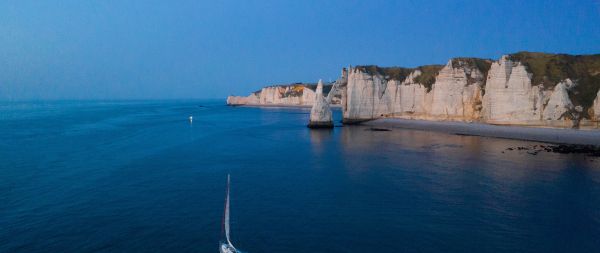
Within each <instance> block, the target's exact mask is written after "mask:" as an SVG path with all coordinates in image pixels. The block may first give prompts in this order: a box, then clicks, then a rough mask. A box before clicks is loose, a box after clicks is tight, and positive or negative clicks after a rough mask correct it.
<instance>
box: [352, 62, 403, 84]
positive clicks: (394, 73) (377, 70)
mask: <svg viewBox="0 0 600 253" xmlns="http://www.w3.org/2000/svg"><path fill="white" fill-rule="evenodd" d="M354 69H356V70H359V71H360V72H363V73H367V74H369V75H380V76H383V77H384V78H385V79H387V80H398V81H400V82H402V81H404V79H406V77H408V75H410V73H411V72H413V71H414V69H413V68H403V67H379V66H376V65H365V66H356V67H354Z"/></svg>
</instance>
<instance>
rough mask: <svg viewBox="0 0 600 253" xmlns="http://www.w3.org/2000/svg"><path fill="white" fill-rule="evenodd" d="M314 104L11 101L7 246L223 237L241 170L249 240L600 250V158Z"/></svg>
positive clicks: (0, 189) (82, 247)
mask: <svg viewBox="0 0 600 253" xmlns="http://www.w3.org/2000/svg"><path fill="white" fill-rule="evenodd" d="M308 113H309V110H308V109H294V108H246V107H235V108H234V107H227V106H224V101H204V100H197V101H131V102H80V101H61V102H19V103H17V102H11V103H7V102H4V103H0V252H217V249H218V241H219V239H220V233H221V219H222V213H223V201H224V194H225V184H226V175H227V173H231V180H232V188H231V198H232V199H231V219H232V224H231V228H232V232H231V233H232V241H233V244H234V245H235V246H236V247H238V248H240V249H242V250H244V251H247V252H250V253H253V252H255V253H257V252H328V253H331V252H566V251H569V252H599V251H600V158H593V157H586V156H583V155H573V154H571V155H565V154H555V153H539V154H537V155H531V154H528V153H527V152H526V151H518V150H513V151H509V150H506V149H507V148H509V147H518V146H531V145H536V144H539V143H533V142H525V141H516V140H505V139H494V138H484V137H475V136H458V135H448V134H443V133H435V132H426V131H416V130H401V129H393V130H392V131H387V132H378V131H377V132H376V131H369V129H368V128H367V127H360V126H353V127H349V126H345V127H336V128H335V129H333V130H331V131H328V130H321V131H311V130H309V129H308V128H306V127H305V125H306V123H307V120H308V116H309V115H308ZM190 115H192V116H193V117H194V121H193V123H192V124H190V122H189V121H188V117H189V116H190ZM335 117H336V118H337V119H339V118H340V112H339V110H338V111H336V112H335Z"/></svg>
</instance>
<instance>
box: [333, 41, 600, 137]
mask: <svg viewBox="0 0 600 253" xmlns="http://www.w3.org/2000/svg"><path fill="white" fill-rule="evenodd" d="M432 77H434V78H432ZM347 80H348V81H347V85H346V86H345V89H346V90H345V91H344V92H342V94H344V98H343V99H344V100H345V102H344V103H343V116H344V121H345V122H357V121H364V120H369V119H375V118H379V117H402V118H417V119H430V120H458V121H479V122H486V123H494V124H523V125H546V126H562V127H570V126H577V125H579V124H580V122H583V123H586V122H587V123H589V120H597V119H598V118H599V117H600V99H599V98H598V93H600V91H599V90H600V56H599V55H592V56H568V55H548V54H538V53H517V54H513V55H506V56H503V57H501V58H500V59H499V60H498V61H494V62H492V61H491V60H485V59H476V58H457V59H452V60H450V61H448V63H447V64H446V65H445V66H443V67H441V68H435V67H434V68H423V67H418V68H415V69H407V68H395V69H394V70H392V68H378V67H374V66H359V67H355V68H350V69H349V71H348V79H347ZM582 120H583V121H582Z"/></svg>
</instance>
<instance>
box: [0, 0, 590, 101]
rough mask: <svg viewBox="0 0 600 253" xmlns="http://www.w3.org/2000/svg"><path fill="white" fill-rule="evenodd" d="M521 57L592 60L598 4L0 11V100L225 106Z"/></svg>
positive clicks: (121, 4) (70, 6) (95, 4)
mask: <svg viewBox="0 0 600 253" xmlns="http://www.w3.org/2000/svg"><path fill="white" fill-rule="evenodd" d="M523 50H527V51H542V52H554V53H558V52H560V53H570V54H597V53H600V2H599V1H595V0H589V1H585V0H582V1H533V0H529V1H513V0H504V1H481V0H479V1H353V0H345V1H309V0H303V1H284V0H281V1H242V0H240V1H198V0H190V1H185V0H180V1H151V0H144V1H133V0H132V1H125V0H119V1H112V0H105V1H91V0H90V1H80V0H74V1H42V0H38V1H28V0H19V1H2V2H0V99H2V100H20V99H147V98H152V99H153V98H164V99H171V98H221V97H225V96H227V95H229V94H247V93H249V92H251V91H254V90H256V89H258V88H260V87H262V86H264V85H268V84H274V83H289V82H315V81H316V80H318V79H319V78H323V79H324V80H329V79H335V78H336V77H337V76H338V75H339V72H340V69H341V68H342V67H344V66H348V65H358V64H377V65H380V66H408V67H412V66H417V65H423V64H434V63H438V64H440V63H445V62H446V61H447V60H448V59H449V58H451V57H458V56H475V57H485V58H494V59H496V58H498V57H499V56H500V55H502V54H505V53H511V52H517V51H523Z"/></svg>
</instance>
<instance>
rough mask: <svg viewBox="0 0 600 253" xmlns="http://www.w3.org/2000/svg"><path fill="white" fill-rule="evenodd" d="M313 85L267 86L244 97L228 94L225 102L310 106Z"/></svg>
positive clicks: (313, 95)
mask: <svg viewBox="0 0 600 253" xmlns="http://www.w3.org/2000/svg"><path fill="white" fill-rule="evenodd" d="M329 86H331V85H329ZM315 87H316V85H314V84H303V83H296V84H290V85H275V86H269V87H264V88H262V89H261V90H260V91H257V92H254V93H252V94H250V95H248V96H245V97H244V96H229V97H227V104H228V105H291V106H311V105H313V103H314V102H315V98H316V92H315V90H314V89H315ZM340 99H341V98H338V97H334V99H332V104H339V103H340Z"/></svg>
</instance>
